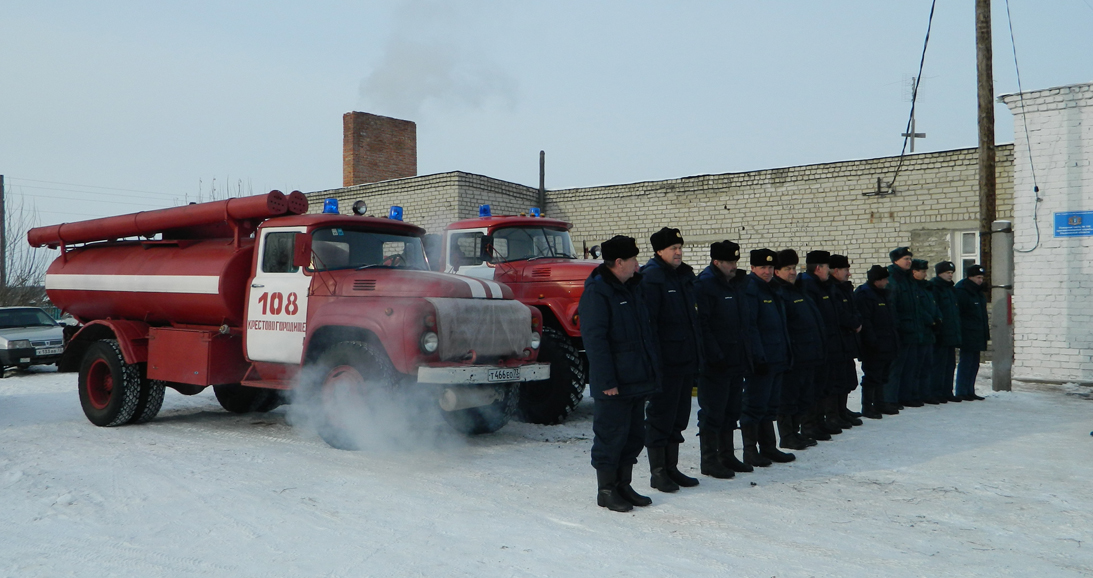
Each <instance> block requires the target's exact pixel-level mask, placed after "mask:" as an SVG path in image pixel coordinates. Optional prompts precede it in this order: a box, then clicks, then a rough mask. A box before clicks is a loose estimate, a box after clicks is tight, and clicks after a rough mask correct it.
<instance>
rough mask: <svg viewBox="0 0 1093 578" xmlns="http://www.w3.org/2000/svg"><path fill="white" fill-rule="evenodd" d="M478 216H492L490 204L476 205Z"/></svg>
mask: <svg viewBox="0 0 1093 578" xmlns="http://www.w3.org/2000/svg"><path fill="white" fill-rule="evenodd" d="M478 216H479V217H492V216H493V215H492V214H491V213H490V206H489V205H478Z"/></svg>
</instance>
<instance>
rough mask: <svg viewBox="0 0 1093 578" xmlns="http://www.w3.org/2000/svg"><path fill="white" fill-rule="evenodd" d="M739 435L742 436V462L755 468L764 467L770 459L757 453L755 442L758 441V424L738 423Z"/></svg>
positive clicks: (768, 463)
mask: <svg viewBox="0 0 1093 578" xmlns="http://www.w3.org/2000/svg"><path fill="white" fill-rule="evenodd" d="M740 435H742V436H743V437H744V463H745V464H748V465H749V466H755V467H757V468H765V467H767V466H769V465H771V464H772V463H774V462H772V461H770V460H768V459H767V458H766V457H764V456H762V455H760V454H759V450H758V449H757V448H756V444H758V443H759V424H756V423H751V424H747V425H745V424H740Z"/></svg>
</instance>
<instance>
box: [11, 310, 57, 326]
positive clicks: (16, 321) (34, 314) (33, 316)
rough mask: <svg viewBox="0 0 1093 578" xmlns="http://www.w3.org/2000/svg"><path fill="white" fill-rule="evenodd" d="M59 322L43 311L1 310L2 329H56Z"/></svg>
mask: <svg viewBox="0 0 1093 578" xmlns="http://www.w3.org/2000/svg"><path fill="white" fill-rule="evenodd" d="M56 325H57V322H56V321H54V320H53V318H52V317H50V316H49V314H48V313H46V312H45V311H42V310H41V309H4V310H0V329H11V328H12V327H43V326H44V327H54V326H56Z"/></svg>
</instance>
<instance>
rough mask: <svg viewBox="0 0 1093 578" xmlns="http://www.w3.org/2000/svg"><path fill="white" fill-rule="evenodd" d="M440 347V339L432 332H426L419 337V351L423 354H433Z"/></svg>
mask: <svg viewBox="0 0 1093 578" xmlns="http://www.w3.org/2000/svg"><path fill="white" fill-rule="evenodd" d="M437 347H440V338H439V337H437V335H436V333H433V332H432V331H426V332H425V333H424V334H422V335H421V350H422V351H424V352H425V353H434V352H436V348H437Z"/></svg>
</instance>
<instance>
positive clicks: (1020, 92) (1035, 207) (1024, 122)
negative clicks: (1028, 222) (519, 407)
mask: <svg viewBox="0 0 1093 578" xmlns="http://www.w3.org/2000/svg"><path fill="white" fill-rule="evenodd" d="M1086 5H1088V2H1087V3H1086ZM1090 8H1091V9H1093V6H1090ZM1006 20H1008V21H1009V27H1010V46H1012V47H1013V68H1014V70H1016V71H1017V98H1018V102H1019V103H1020V106H1021V126H1023V127H1024V128H1025V146H1026V147H1028V165H1029V168H1030V169H1031V170H1032V194H1033V197H1034V199H1035V200H1033V202H1032V226H1033V228H1034V229H1035V230H1036V242H1035V243H1033V245H1032V248H1031V249H1018V248H1016V247H1015V248H1014V249H1013V250H1014V251H1016V252H1018V253H1031V252H1033V251H1035V250H1036V247H1039V246H1040V223H1039V222H1038V221H1037V216H1038V214H1039V209H1040V201H1042V200H1043V199H1041V198H1040V185H1039V184H1038V183H1037V182H1036V165H1035V164H1034V163H1033V162H1032V142H1031V141H1030V140H1029V136H1028V119H1027V118H1025V90H1024V89H1023V88H1021V67H1020V66H1018V65H1017V42H1015V41H1014V40H1013V16H1011V15H1010V0H1006Z"/></svg>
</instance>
